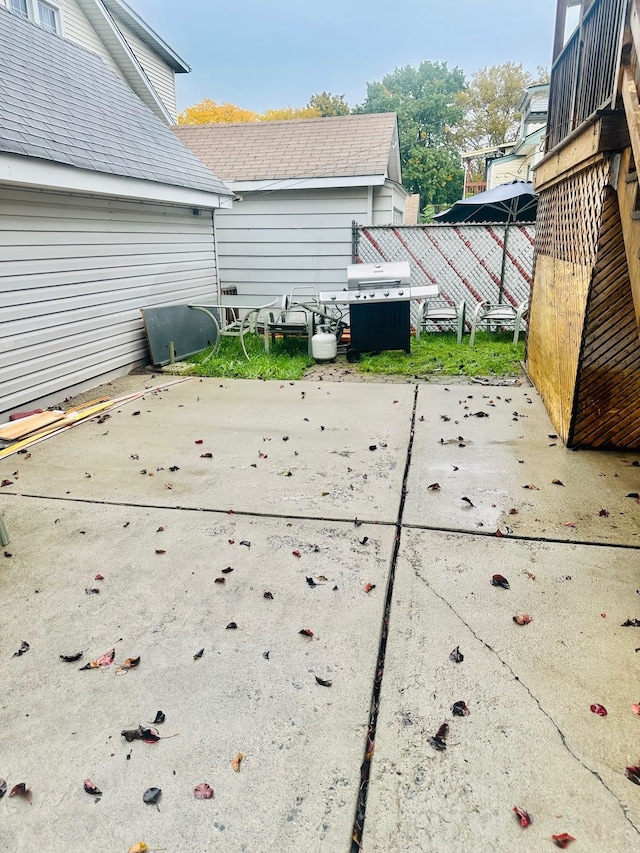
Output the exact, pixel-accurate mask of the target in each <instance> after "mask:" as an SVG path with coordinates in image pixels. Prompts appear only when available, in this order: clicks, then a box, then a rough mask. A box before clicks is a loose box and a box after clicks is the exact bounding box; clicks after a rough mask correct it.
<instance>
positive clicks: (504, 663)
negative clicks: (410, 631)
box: [409, 559, 640, 835]
mask: <svg viewBox="0 0 640 853" xmlns="http://www.w3.org/2000/svg"><path fill="white" fill-rule="evenodd" d="M409 562H410V563H411V565H412V567H413V571H414V573H415V576H416V577H417V578H418V580H420V581H422V583H424V584H425V586H426V587H427V588H428V589H429V590H430V592H432V593H433V594H434V595H435V596H436V598H438V599H439V600H440V601H441V602H442V603H443V604H444V605H446V607H448V608H449V610H450V611H451V612H452V613H453V614H454V616H455V617H456V618H457V619H458V620H459V621H460V622H462V624H463V625H464V626H465V628H467V630H468V631H469V632H470V633H471V634H472V635H473V637H475V639H476V640H477V641H478V642H479V643H480V644H481V645H483V646H484V647H485V649H487V651H489V652H491V654H492V655H494V657H496V658H497V659H498V660H499V661H500V663H501V664H502V666H503V667H504V669H506V670H507V672H509V673H510V674H511V675H512V677H513V678H514V680H515V681H517V682H518V684H519V685H520V686H521V687H522V688H523V690H525V691H526V692H527V693H528V694H529V696H530V697H531V699H532V700H533V701H534V702H535V704H536V705H537V706H538V708H539V709H540V711H541V712H542V713H543V714H544V716H545V717H546V718H547V719H548V720H549V722H550V723H551V725H552V726H553V727H554V729H555V730H556V732H557V733H558V736H559V738H560V742H561V743H562V745H563V747H564V748H565V749H566V751H567V752H568V753H569V755H570V756H571V757H572V758H573V759H574V761H577V762H578V764H579V765H580V766H581V767H582V768H583V769H584V770H586V771H587V772H588V773H590V774H591V775H592V776H593V777H594V778H595V779H596V780H597V781H598V782H599V783H600V784H601V785H602V787H603V788H604V789H605V790H606V791H607V792H608V793H609V794H610V795H611V796H612V797H613V799H614V800H615V801H616V802H617V803H618V805H619V806H620V809H621V810H622V813H623V815H624V817H625V820H626V821H627V822H628V823H629V824H630V825H631V826H632V827H633V829H634V830H635V831H636V832H637V833H638V835H640V827H638V826H636V824H635V823H634V822H633V820H631V818H630V817H629V810H628V808H627V806H626V805H625V804H624V803H623V802H622V800H620V798H619V797H618V795H617V794H616V793H615V791H613V790H612V789H611V788H610V787H609V786H608V785H607V783H606V782H605V781H604V779H603V778H602V776H601V775H600V774H599V773H598V771H597V770H593V769H592V768H591V767H589V765H588V764H585V762H584V761H583V760H582V759H581V758H580V756H579V755H577V753H575V752H574V751H573V749H572V748H571V747H570V746H569V744H568V743H567V739H566V736H565V734H564V732H563V731H562V729H561V728H560V726H559V725H558V724H557V723H556V721H555V720H554V719H553V717H552V716H551V714H550V713H549V712H548V711H547V710H546V708H544V707H543V705H542V703H541V702H540V700H539V699H538V697H537V696H536V695H535V694H534V693H533V692H532V691H531V689H530V688H529V687H528V686H527V685H526V684H525V682H524V681H522V679H521V678H520V677H519V676H518V675H516V673H515V672H514V670H513V668H512V667H511V666H510V664H508V663H507V661H505V660H504V659H503V658H502V657H501V656H500V655H499V654H498V652H497V651H496V650H495V649H494V648H493V646H490V645H489V643H487V642H486V640H483V639H482V637H481V636H480V635H479V634H478V633H477V632H476V631H475V630H474V629H473V628H472V627H471V625H470V624H469V623H468V622H467V620H466V619H464V617H463V616H461V615H460V613H458V611H457V610H456V609H455V607H454V606H453V605H452V604H451V602H449V601H447V599H446V598H445V597H444V596H442V595H441V594H440V593H439V592H438V591H437V590H435V589H434V588H433V586H432V585H431V584H430V583H429V581H428V580H427V579H426V578H425V577H423V575H421V574H420V571H419V570H418V569H417V568H416V566H415V564H414V563H413V562H412V561H411V559H409Z"/></svg>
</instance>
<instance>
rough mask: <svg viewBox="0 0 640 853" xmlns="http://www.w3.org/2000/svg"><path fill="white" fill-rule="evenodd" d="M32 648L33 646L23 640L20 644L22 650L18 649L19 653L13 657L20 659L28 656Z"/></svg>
mask: <svg viewBox="0 0 640 853" xmlns="http://www.w3.org/2000/svg"><path fill="white" fill-rule="evenodd" d="M30 648H31V646H30V645H29V643H27V641H26V640H23V641H22V642H21V643H20V648H19V649H18V651H17V652H14V653H13V657H14V658H19V657H22V655H26V653H27V652H28V651H29V649H30Z"/></svg>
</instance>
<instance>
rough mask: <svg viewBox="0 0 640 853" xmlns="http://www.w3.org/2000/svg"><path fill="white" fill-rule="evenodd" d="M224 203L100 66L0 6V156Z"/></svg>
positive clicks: (207, 174)
mask: <svg viewBox="0 0 640 853" xmlns="http://www.w3.org/2000/svg"><path fill="white" fill-rule="evenodd" d="M3 151H4V152H9V153H12V154H23V155H27V156H31V157H38V158H40V159H44V160H52V161H54V162H56V163H64V164H67V165H70V166H77V167H78V168H80V169H88V170H91V171H95V172H103V173H107V174H113V175H120V176H125V177H132V178H141V179H142V180H146V181H153V182H156V183H160V184H169V185H171V186H177V187H188V188H190V189H197V190H204V191H206V192H215V193H221V194H223V195H230V194H231V192H230V190H229V188H228V187H226V186H225V185H224V184H223V183H222V181H220V180H219V179H218V178H217V177H216V176H215V175H214V174H212V172H211V171H210V170H209V169H208V168H206V166H204V165H203V163H202V162H201V161H200V160H198V158H197V157H196V156H195V155H194V154H193V153H192V152H191V151H190V150H189V149H188V148H187V147H186V146H185V145H183V144H182V143H181V142H180V140H179V139H177V138H176V136H175V134H173V133H172V132H171V130H170V129H169V128H168V127H167V126H166V125H165V124H163V122H162V121H161V120H160V119H159V118H157V117H156V116H155V115H154V114H153V113H152V112H151V110H150V109H149V108H148V107H147V106H145V104H143V103H142V101H141V100H140V99H139V98H138V97H137V96H136V95H135V94H134V93H133V92H132V91H131V89H129V87H128V86H127V84H126V83H124V82H123V81H122V80H121V79H120V77H118V76H117V75H116V74H115V73H114V72H112V71H111V70H110V69H109V68H107V66H106V65H105V63H104V62H103V61H102V59H101V58H100V57H99V56H97V55H96V54H94V53H91V52H90V51H88V50H85V48H83V47H80V46H79V45H77V44H74V43H72V42H69V41H66V40H65V39H62V38H59V37H58V36H55V35H52V34H51V33H48V32H45V31H44V30H43V29H41V28H40V27H37V26H35V25H34V24H32V23H30V22H29V21H25V20H23V19H22V18H19V17H18V16H17V15H14V14H12V13H11V12H9V11H7V10H5V9H4V7H3V6H0V152H3Z"/></svg>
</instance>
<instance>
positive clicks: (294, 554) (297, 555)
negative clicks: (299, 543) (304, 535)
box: [291, 548, 302, 557]
mask: <svg viewBox="0 0 640 853" xmlns="http://www.w3.org/2000/svg"><path fill="white" fill-rule="evenodd" d="M291 553H292V554H293V556H294V557H302V554H301V553H300V551H299V550H298V549H297V548H296V550H295V551H292V552H291Z"/></svg>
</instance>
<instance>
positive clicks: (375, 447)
mask: <svg viewBox="0 0 640 853" xmlns="http://www.w3.org/2000/svg"><path fill="white" fill-rule="evenodd" d="M377 449H378V445H377V444H370V445H369V450H377ZM3 485H4V483H3Z"/></svg>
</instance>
